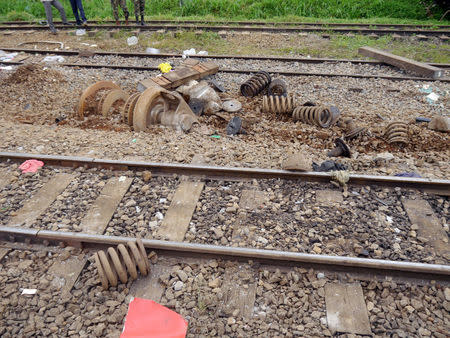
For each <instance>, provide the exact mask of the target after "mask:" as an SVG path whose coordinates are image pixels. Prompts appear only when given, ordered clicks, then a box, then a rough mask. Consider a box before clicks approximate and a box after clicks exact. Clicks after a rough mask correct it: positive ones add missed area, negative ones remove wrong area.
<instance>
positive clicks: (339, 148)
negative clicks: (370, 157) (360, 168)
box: [327, 137, 351, 157]
mask: <svg viewBox="0 0 450 338" xmlns="http://www.w3.org/2000/svg"><path fill="white" fill-rule="evenodd" d="M334 143H335V144H336V148H334V149H332V150H330V151H329V152H328V154H327V155H328V157H338V156H344V157H351V152H350V148H349V147H348V145H346V144H345V142H344V140H343V139H341V138H339V137H338V138H337V139H336V140H335V141H334Z"/></svg>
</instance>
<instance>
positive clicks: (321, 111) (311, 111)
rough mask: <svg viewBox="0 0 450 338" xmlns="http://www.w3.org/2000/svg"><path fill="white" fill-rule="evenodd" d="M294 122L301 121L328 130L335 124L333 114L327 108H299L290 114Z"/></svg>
mask: <svg viewBox="0 0 450 338" xmlns="http://www.w3.org/2000/svg"><path fill="white" fill-rule="evenodd" d="M292 118H293V119H294V121H302V122H306V123H309V124H315V125H317V126H319V127H322V128H328V127H330V126H331V125H332V124H334V123H335V122H336V118H335V117H334V116H333V113H332V112H331V111H330V110H329V109H328V108H327V107H321V106H299V107H296V108H295V109H294V112H293V113H292Z"/></svg>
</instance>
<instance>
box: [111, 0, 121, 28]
mask: <svg viewBox="0 0 450 338" xmlns="http://www.w3.org/2000/svg"><path fill="white" fill-rule="evenodd" d="M117 7H118V0H111V8H112V11H113V16H114V19H115V20H116V24H118V23H119V13H118V10H117Z"/></svg>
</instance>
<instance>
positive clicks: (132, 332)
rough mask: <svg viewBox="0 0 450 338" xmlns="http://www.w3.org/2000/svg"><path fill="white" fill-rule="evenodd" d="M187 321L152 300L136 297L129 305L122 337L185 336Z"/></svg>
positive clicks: (176, 337) (166, 337)
mask: <svg viewBox="0 0 450 338" xmlns="http://www.w3.org/2000/svg"><path fill="white" fill-rule="evenodd" d="M187 327H188V323H187V321H186V320H185V319H184V318H183V317H182V316H181V315H179V314H178V313H176V312H175V311H172V310H170V309H168V308H166V307H165V306H163V305H161V304H158V303H156V302H154V301H152V300H148V299H142V298H134V299H133V300H132V301H131V302H130V305H129V306H128V313H127V317H126V318H125V324H124V328H123V332H122V334H121V335H120V337H121V338H127V337H146V338H147V337H148V338H185V337H186V332H187Z"/></svg>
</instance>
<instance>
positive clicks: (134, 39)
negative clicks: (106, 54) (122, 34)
mask: <svg viewBox="0 0 450 338" xmlns="http://www.w3.org/2000/svg"><path fill="white" fill-rule="evenodd" d="M138 41H139V40H138V38H137V37H136V36H134V35H133V36H130V37H129V38H128V39H127V44H128V46H134V45H137V43H138Z"/></svg>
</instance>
